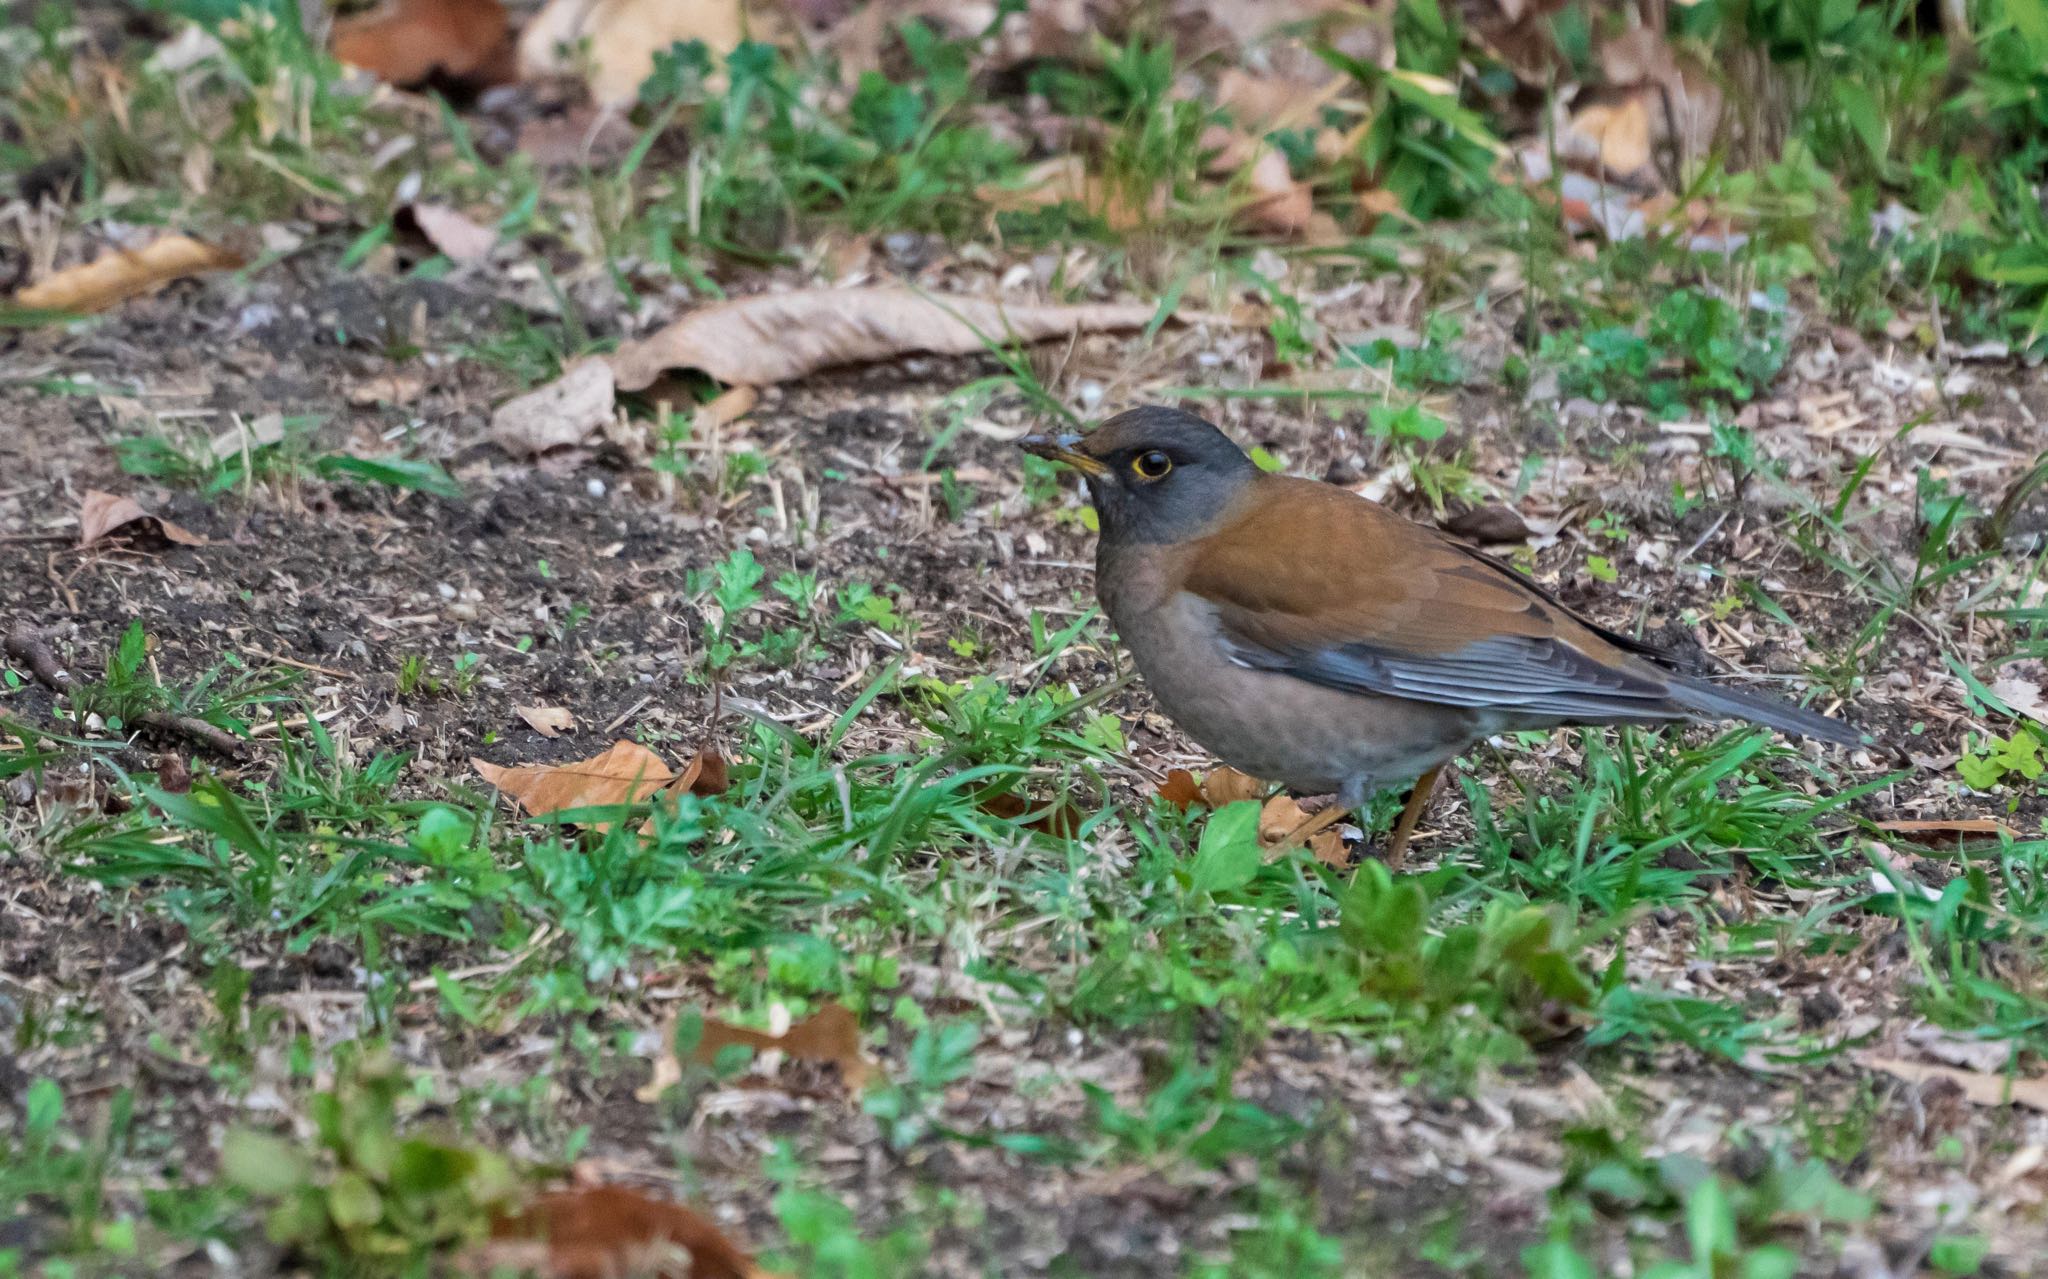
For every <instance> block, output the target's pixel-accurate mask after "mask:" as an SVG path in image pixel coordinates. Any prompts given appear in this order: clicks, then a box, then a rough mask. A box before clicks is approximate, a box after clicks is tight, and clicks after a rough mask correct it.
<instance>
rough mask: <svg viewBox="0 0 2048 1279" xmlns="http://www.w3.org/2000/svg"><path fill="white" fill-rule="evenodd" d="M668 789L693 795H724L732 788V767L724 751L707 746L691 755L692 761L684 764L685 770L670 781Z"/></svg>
mask: <svg viewBox="0 0 2048 1279" xmlns="http://www.w3.org/2000/svg"><path fill="white" fill-rule="evenodd" d="M668 789H669V790H672V791H688V792H690V794H692V795H723V794H725V793H726V792H727V791H729V790H731V789H732V769H731V767H730V766H729V765H728V764H727V763H726V762H725V755H724V754H723V753H721V752H720V751H719V750H718V749H717V748H716V747H713V746H706V747H704V748H702V749H701V750H699V751H698V752H697V753H696V754H695V755H692V756H690V762H689V763H687V764H685V765H683V771H682V772H680V773H678V774H677V775H676V779H675V781H673V782H671V783H669V785H668Z"/></svg>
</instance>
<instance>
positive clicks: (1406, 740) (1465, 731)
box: [1111, 594, 1488, 794]
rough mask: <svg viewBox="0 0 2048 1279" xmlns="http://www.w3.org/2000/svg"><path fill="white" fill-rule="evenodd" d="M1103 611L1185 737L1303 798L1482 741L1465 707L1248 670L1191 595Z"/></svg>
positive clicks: (1362, 788)
mask: <svg viewBox="0 0 2048 1279" xmlns="http://www.w3.org/2000/svg"><path fill="white" fill-rule="evenodd" d="M1122 611H1123V612H1127V613H1129V614H1130V615H1129V616H1117V615H1116V614H1112V619H1111V620H1113V621H1115V622H1116V624H1117V630H1118V633H1119V634H1120V635H1121V636H1122V638H1123V641H1124V645H1125V646H1126V647H1127V648H1129V649H1130V651H1131V655H1132V656H1133V657H1134V658H1135V659H1136V661H1137V665H1138V673H1139V674H1140V675H1142V676H1143V677H1144V679H1145V683H1146V685H1147V686H1148V687H1149V688H1150V689H1151V691H1152V695H1153V697H1154V698H1155V699H1157V701H1158V702H1159V709H1160V710H1161V711H1163V712H1165V714H1166V716H1167V718H1169V719H1171V720H1172V721H1173V722H1174V723H1175V724H1176V725H1178V726H1179V727H1180V729H1181V730H1182V731H1183V732H1185V733H1186V734H1187V735H1188V736H1189V737H1192V738H1194V739H1195V741H1196V742H1198V743H1200V744H1201V745H1202V747H1203V748H1204V749H1206V750H1208V751H1211V752H1213V753H1214V754H1215V755H1216V757H1217V758H1219V759H1221V760H1222V761H1223V762H1224V763H1226V764H1228V765H1230V766H1231V767H1232V768H1236V769H1239V770H1241V771H1243V772H1246V773H1250V774H1251V775H1252V776H1254V777H1260V778H1265V779H1267V780H1269V781H1277V782H1283V783H1285V784H1286V785H1288V786H1290V787H1292V788H1294V789H1295V790H1298V791H1302V792H1306V793H1309V794H1325V793H1329V792H1332V791H1346V790H1349V791H1352V792H1354V793H1357V792H1371V791H1373V790H1376V789H1379V788H1381V787H1384V786H1389V785H1393V784H1395V783H1399V782H1405V781H1408V780H1410V779H1412V778H1415V777H1418V776H1420V775H1421V774H1423V773H1425V772H1427V771H1429V770H1430V769H1432V768H1434V767H1436V766H1437V765H1438V764H1441V763H1443V762H1444V761H1445V760H1447V759H1449V758H1451V757H1452V756H1453V755H1456V754H1457V753H1458V752H1460V751H1462V750H1463V749H1465V747H1467V746H1469V745H1470V744H1471V743H1472V742H1474V741H1476V740H1478V739H1479V738H1480V737H1482V736H1484V735H1485V733H1486V732H1487V731H1488V726H1486V725H1484V724H1482V723H1480V722H1479V717H1478V716H1477V715H1476V714H1475V713H1473V712H1471V711H1468V710H1459V709H1454V708H1451V707H1444V706H1434V705H1427V704H1424V703H1420V702H1414V701H1409V700H1407V699H1405V698H1395V697H1374V696H1363V695H1359V694H1355V693H1345V692H1339V691H1337V690H1334V689H1327V688H1323V687H1321V686H1319V685H1315V684H1310V683H1308V682H1307V681H1305V680H1299V679H1295V678H1294V677H1293V676H1290V675H1284V674H1278V673H1275V672H1271V671H1258V670H1251V669H1248V668H1246V667H1243V666H1239V665H1236V664H1235V663H1233V662H1231V661H1230V660H1229V659H1228V658H1227V657H1226V656H1224V653H1223V649H1222V646H1221V644H1220V643H1219V641H1218V639H1217V634H1216V627H1215V622H1214V620H1213V618H1212V617H1211V616H1210V615H1209V611H1208V609H1207V607H1206V606H1205V605H1203V604H1202V603H1201V602H1200V601H1199V600H1196V599H1195V597H1193V596H1190V595H1185V594H1183V595H1178V596H1176V597H1174V600H1173V601H1172V602H1170V603H1168V604H1165V605H1162V606H1160V607H1158V608H1154V609H1127V610H1122Z"/></svg>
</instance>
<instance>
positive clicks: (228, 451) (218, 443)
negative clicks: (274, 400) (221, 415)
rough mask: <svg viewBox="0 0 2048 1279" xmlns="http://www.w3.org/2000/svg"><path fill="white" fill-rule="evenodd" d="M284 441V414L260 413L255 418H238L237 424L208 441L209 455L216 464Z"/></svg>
mask: <svg viewBox="0 0 2048 1279" xmlns="http://www.w3.org/2000/svg"><path fill="white" fill-rule="evenodd" d="M282 439H284V414H282V413H260V414H258V415H257V416H255V417H253V418H248V419H243V418H240V417H237V418H236V419H235V424H234V425H233V426H231V427H229V428H228V429H227V430H225V431H222V432H221V433H220V434H219V435H216V436H214V437H213V438H212V439H211V440H209V441H207V444H206V452H207V455H208V456H209V457H211V458H213V460H214V461H216V462H225V461H227V460H228V459H229V458H231V457H240V456H241V455H242V454H244V453H253V452H255V451H256V450H257V449H260V448H265V447H267V446H269V445H272V444H276V443H277V442H279V441H280V440H282Z"/></svg>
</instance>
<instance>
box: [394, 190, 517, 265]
mask: <svg viewBox="0 0 2048 1279" xmlns="http://www.w3.org/2000/svg"><path fill="white" fill-rule="evenodd" d="M399 220H400V221H402V222H407V223H410V224H411V227H412V229H415V230H417V231H418V232H419V233H420V234H421V235H422V236H425V237H426V240H427V243H429V244H431V245H433V246H434V248H436V249H437V250H439V251H440V252H441V253H443V254H446V255H447V256H448V258H449V259H450V260H451V261H455V262H460V263H462V264H463V265H464V266H468V265H470V264H471V263H475V262H481V261H483V260H484V259H485V258H487V257H489V256H491V249H492V247H493V246H495V245H496V244H497V243H498V233H497V232H496V231H494V230H492V229H491V228H490V227H487V226H482V225H479V224H478V223H477V222H475V221H474V220H472V219H471V218H470V217H469V216H468V215H467V214H465V213H462V212H460V211H458V210H455V209H451V208H449V207H448V206H447V205H445V204H408V205H406V206H405V208H403V209H401V210H399Z"/></svg>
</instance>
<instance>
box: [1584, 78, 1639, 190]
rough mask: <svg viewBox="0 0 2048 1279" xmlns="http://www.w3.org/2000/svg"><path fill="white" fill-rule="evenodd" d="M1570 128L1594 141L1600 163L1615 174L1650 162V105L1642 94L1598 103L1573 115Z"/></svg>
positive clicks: (1593, 148) (1618, 175) (1592, 142)
mask: <svg viewBox="0 0 2048 1279" xmlns="http://www.w3.org/2000/svg"><path fill="white" fill-rule="evenodd" d="M1570 124H1571V130H1570V131H1571V132H1572V133H1573V134H1576V135H1578V136H1579V137H1580V138H1583V139H1585V140H1587V141H1588V142H1590V143H1591V144H1592V153H1593V155H1594V156H1596V157H1597V158H1598V159H1599V162H1600V167H1601V168H1602V169H1605V170H1606V171H1607V172H1608V173H1611V174H1613V175H1615V176H1616V177H1627V176H1629V175H1630V174H1634V173H1639V172H1641V171H1642V170H1644V169H1647V168H1648V167H1649V165H1650V109H1649V107H1648V105H1647V104H1646V103H1645V102H1644V100H1643V97H1642V95H1641V94H1632V95H1630V96H1629V97H1627V98H1624V99H1622V100H1621V101H1620V102H1618V103H1605V102H1600V103H1595V104H1593V105H1592V106H1589V107H1586V108H1585V109H1583V110H1581V111H1579V112H1577V113H1576V114H1574V115H1573V116H1572V118H1571V122H1570Z"/></svg>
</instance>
